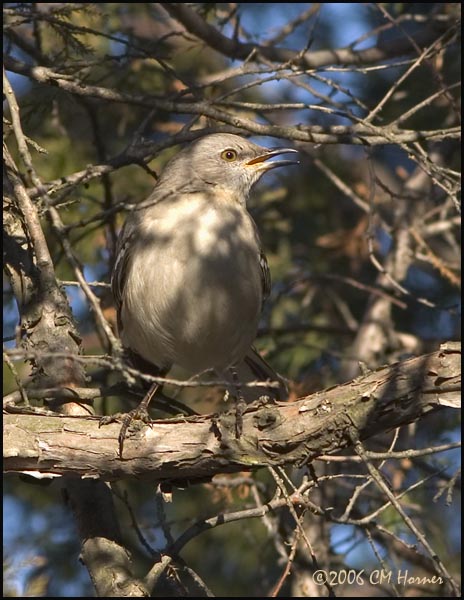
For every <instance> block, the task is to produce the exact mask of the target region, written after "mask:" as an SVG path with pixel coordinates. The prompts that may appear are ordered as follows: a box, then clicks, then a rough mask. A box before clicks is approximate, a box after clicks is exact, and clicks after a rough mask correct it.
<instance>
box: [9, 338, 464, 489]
mask: <svg viewBox="0 0 464 600" xmlns="http://www.w3.org/2000/svg"><path fill="white" fill-rule="evenodd" d="M460 349H461V346H460V344H459V343H454V342H450V343H447V344H443V345H442V346H441V348H440V350H438V351H437V352H434V353H432V354H427V355H424V356H420V357H417V358H411V359H409V360H406V361H403V362H399V363H396V364H394V365H391V366H386V367H382V368H380V369H378V370H376V371H372V372H371V373H369V374H367V375H364V376H362V377H358V378H356V379H354V380H352V381H350V382H348V383H345V384H343V385H338V386H335V387H333V388H329V389H327V390H323V391H321V392H317V393H316V394H312V395H311V396H308V397H306V398H302V399H301V400H298V401H296V402H291V403H279V404H262V403H261V404H260V403H254V404H252V405H250V406H248V408H247V411H246V413H245V414H244V416H243V434H242V436H241V437H240V438H239V439H236V438H235V416H234V413H233V412H228V413H224V414H221V415H202V416H199V417H182V418H174V419H166V420H162V421H155V422H153V423H152V424H151V425H148V426H147V425H144V424H141V423H137V422H136V424H137V425H138V426H137V427H136V428H135V429H134V428H133V429H132V431H131V432H130V435H129V437H128V438H127V439H126V441H125V445H124V456H123V459H122V460H121V459H120V458H119V456H118V441H117V436H118V434H119V430H120V424H118V423H115V424H110V425H105V426H103V427H101V428H99V423H98V417H93V418H92V417H86V418H83V417H74V418H69V417H63V416H58V415H57V416H56V417H50V416H47V417H42V416H37V415H34V416H32V415H6V416H5V437H4V468H5V470H6V471H9V472H22V473H25V472H26V473H29V474H30V475H35V476H38V477H53V476H60V475H64V474H67V473H73V474H75V475H80V476H81V477H84V478H89V477H90V478H97V479H98V478H100V479H103V480H108V481H111V480H116V479H120V478H127V477H136V478H139V479H145V480H150V481H174V482H175V481H176V480H180V481H183V482H185V481H192V480H198V479H203V478H210V477H212V476H213V475H215V474H217V473H230V472H236V471H242V470H247V469H253V468H256V467H261V466H265V465H283V464H289V463H291V464H296V465H298V464H301V463H304V462H307V461H310V460H312V459H314V458H316V457H317V456H319V455H321V454H329V453H333V452H337V451H340V450H342V449H344V448H346V447H348V446H350V445H351V443H352V442H351V440H352V433H351V432H352V428H353V427H354V428H355V429H356V431H357V434H358V436H359V438H360V439H367V438H369V437H371V436H373V435H376V434H378V433H380V432H383V431H388V430H390V429H393V428H395V427H399V426H401V425H406V424H407V423H411V422H412V421H415V420H417V419H420V418H422V417H423V416H425V415H427V414H429V413H431V412H433V411H436V410H440V409H442V408H443V406H455V405H456V404H457V403H458V401H459V398H460V393H459V390H460V381H461V379H460V358H461V351H460Z"/></svg>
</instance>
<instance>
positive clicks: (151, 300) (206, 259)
mask: <svg viewBox="0 0 464 600" xmlns="http://www.w3.org/2000/svg"><path fill="white" fill-rule="evenodd" d="M174 208H175V205H174ZM191 208H192V212H191V214H190V215H186V214H185V213H184V214H180V213H179V212H175V211H171V212H169V211H168V212H167V214H163V215H162V216H163V218H162V219H157V220H156V221H154V222H153V223H152V224H151V226H150V227H149V229H147V230H145V231H143V232H141V235H140V237H139V239H138V240H137V241H136V243H137V244H138V248H137V252H136V253H135V259H134V261H133V262H132V266H131V269H130V271H129V273H128V280H127V283H126V286H125V289H126V290H130V293H128V292H127V291H126V293H125V295H124V301H123V308H122V313H121V316H122V323H123V331H122V335H121V337H122V341H123V344H124V345H125V346H129V347H130V348H132V349H133V350H135V351H136V352H138V353H139V354H140V355H141V356H143V358H145V359H146V360H148V361H150V362H152V363H154V364H156V365H158V366H160V367H164V366H170V365H171V364H177V365H179V366H181V367H183V368H184V369H186V370H188V371H189V372H191V373H197V372H200V371H203V370H205V369H210V368H214V369H216V370H220V369H224V368H225V367H227V366H229V365H231V364H234V363H237V362H239V361H240V360H241V359H242V358H243V357H244V356H245V354H246V353H247V351H248V350H249V348H250V345H251V344H252V342H253V340H254V338H255V336H256V329H257V326H258V320H259V315H260V312H261V302H262V289H261V275H260V266H259V254H258V252H259V249H258V246H257V241H256V238H255V234H254V229H253V223H252V221H251V218H250V217H249V216H248V214H247V213H244V211H243V210H239V209H238V208H235V207H223V206H221V207H220V209H221V210H220V211H219V210H218V209H216V208H214V207H212V206H210V205H207V206H203V205H202V206H201V207H200V208H201V210H198V206H197V207H196V208H197V210H196V211H195V210H193V208H195V207H194V206H192V207H191ZM128 316H130V321H129V320H128ZM129 322H130V326H128V325H127V323H129Z"/></svg>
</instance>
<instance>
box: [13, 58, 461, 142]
mask: <svg viewBox="0 0 464 600" xmlns="http://www.w3.org/2000/svg"><path fill="white" fill-rule="evenodd" d="M4 62H5V67H6V68H7V69H8V70H10V71H12V72H14V73H19V74H21V75H25V76H26V77H30V78H31V79H33V80H34V81H37V82H38V83H43V84H47V85H52V86H56V87H59V88H60V89H62V90H65V91H67V92H69V93H71V94H74V95H77V96H83V97H87V98H98V99H100V100H103V101H105V102H117V103H127V104H135V105H139V106H145V107H148V108H150V109H153V108H158V109H160V110H165V111H167V112H174V113H180V114H193V115H202V116H205V117H210V118H211V119H213V120H215V121H219V122H222V123H226V124H228V125H230V126H232V127H237V128H240V129H243V130H244V131H248V132H250V133H254V134H256V135H270V136H274V137H278V138H285V139H288V140H295V141H300V142H310V143H316V144H355V145H365V144H366V143H368V144H369V145H371V146H376V145H383V144H402V143H403V144H406V143H413V142H420V141H424V140H430V141H439V140H443V139H456V138H459V137H460V135H461V130H460V128H459V127H449V128H443V129H437V130H433V131H432V130H428V131H414V130H411V129H398V128H394V127H388V126H382V127H380V126H376V125H373V124H370V123H369V124H367V125H366V123H360V124H357V125H353V126H345V125H333V126H329V127H321V126H319V125H312V126H308V125H299V126H295V125H289V126H283V125H263V124H261V123H257V122H256V121H253V120H252V119H249V118H247V117H245V116H243V115H237V114H236V113H229V112H227V111H225V110H222V109H220V108H217V106H215V105H214V104H213V103H211V102H210V101H207V100H201V101H189V100H179V101H175V100H169V99H167V98H164V97H159V96H148V95H132V94H128V93H125V92H118V91H115V90H112V89H110V88H105V87H102V86H96V85H87V84H84V83H82V82H81V81H79V80H73V79H72V78H71V77H70V76H68V75H65V74H63V73H56V72H55V71H53V70H52V69H49V68H47V67H42V66H36V67H31V66H29V65H27V64H25V63H21V62H20V61H18V60H16V59H14V58H11V57H9V56H6V57H5V59H4Z"/></svg>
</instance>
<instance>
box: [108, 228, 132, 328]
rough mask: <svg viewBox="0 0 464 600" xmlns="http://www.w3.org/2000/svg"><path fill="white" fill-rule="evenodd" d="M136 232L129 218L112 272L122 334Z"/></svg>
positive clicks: (114, 295) (118, 242)
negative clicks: (125, 297)
mask: <svg viewBox="0 0 464 600" xmlns="http://www.w3.org/2000/svg"><path fill="white" fill-rule="evenodd" d="M135 233H136V225H135V223H134V222H133V221H132V220H130V219H128V220H127V221H126V222H125V223H124V225H123V228H122V229H121V232H120V234H119V237H118V241H117V243H116V260H115V262H114V267H113V271H112V273H111V291H112V293H113V298H114V301H115V303H116V313H117V322H118V332H119V335H121V332H122V328H123V325H122V321H121V308H122V303H123V300H124V287H125V283H126V278H127V273H128V271H129V268H130V263H131V259H132V248H133V242H134V238H135Z"/></svg>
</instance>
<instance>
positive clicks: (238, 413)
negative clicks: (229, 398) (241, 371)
mask: <svg viewBox="0 0 464 600" xmlns="http://www.w3.org/2000/svg"><path fill="white" fill-rule="evenodd" d="M229 370H230V372H231V374H232V379H233V381H234V387H235V391H236V392H237V394H236V396H235V438H236V439H237V440H238V439H239V438H240V437H241V435H242V432H243V413H244V412H245V408H246V402H245V398H244V397H243V394H242V388H241V384H240V381H239V379H238V374H237V371H236V369H235V367H230V368H229Z"/></svg>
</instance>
